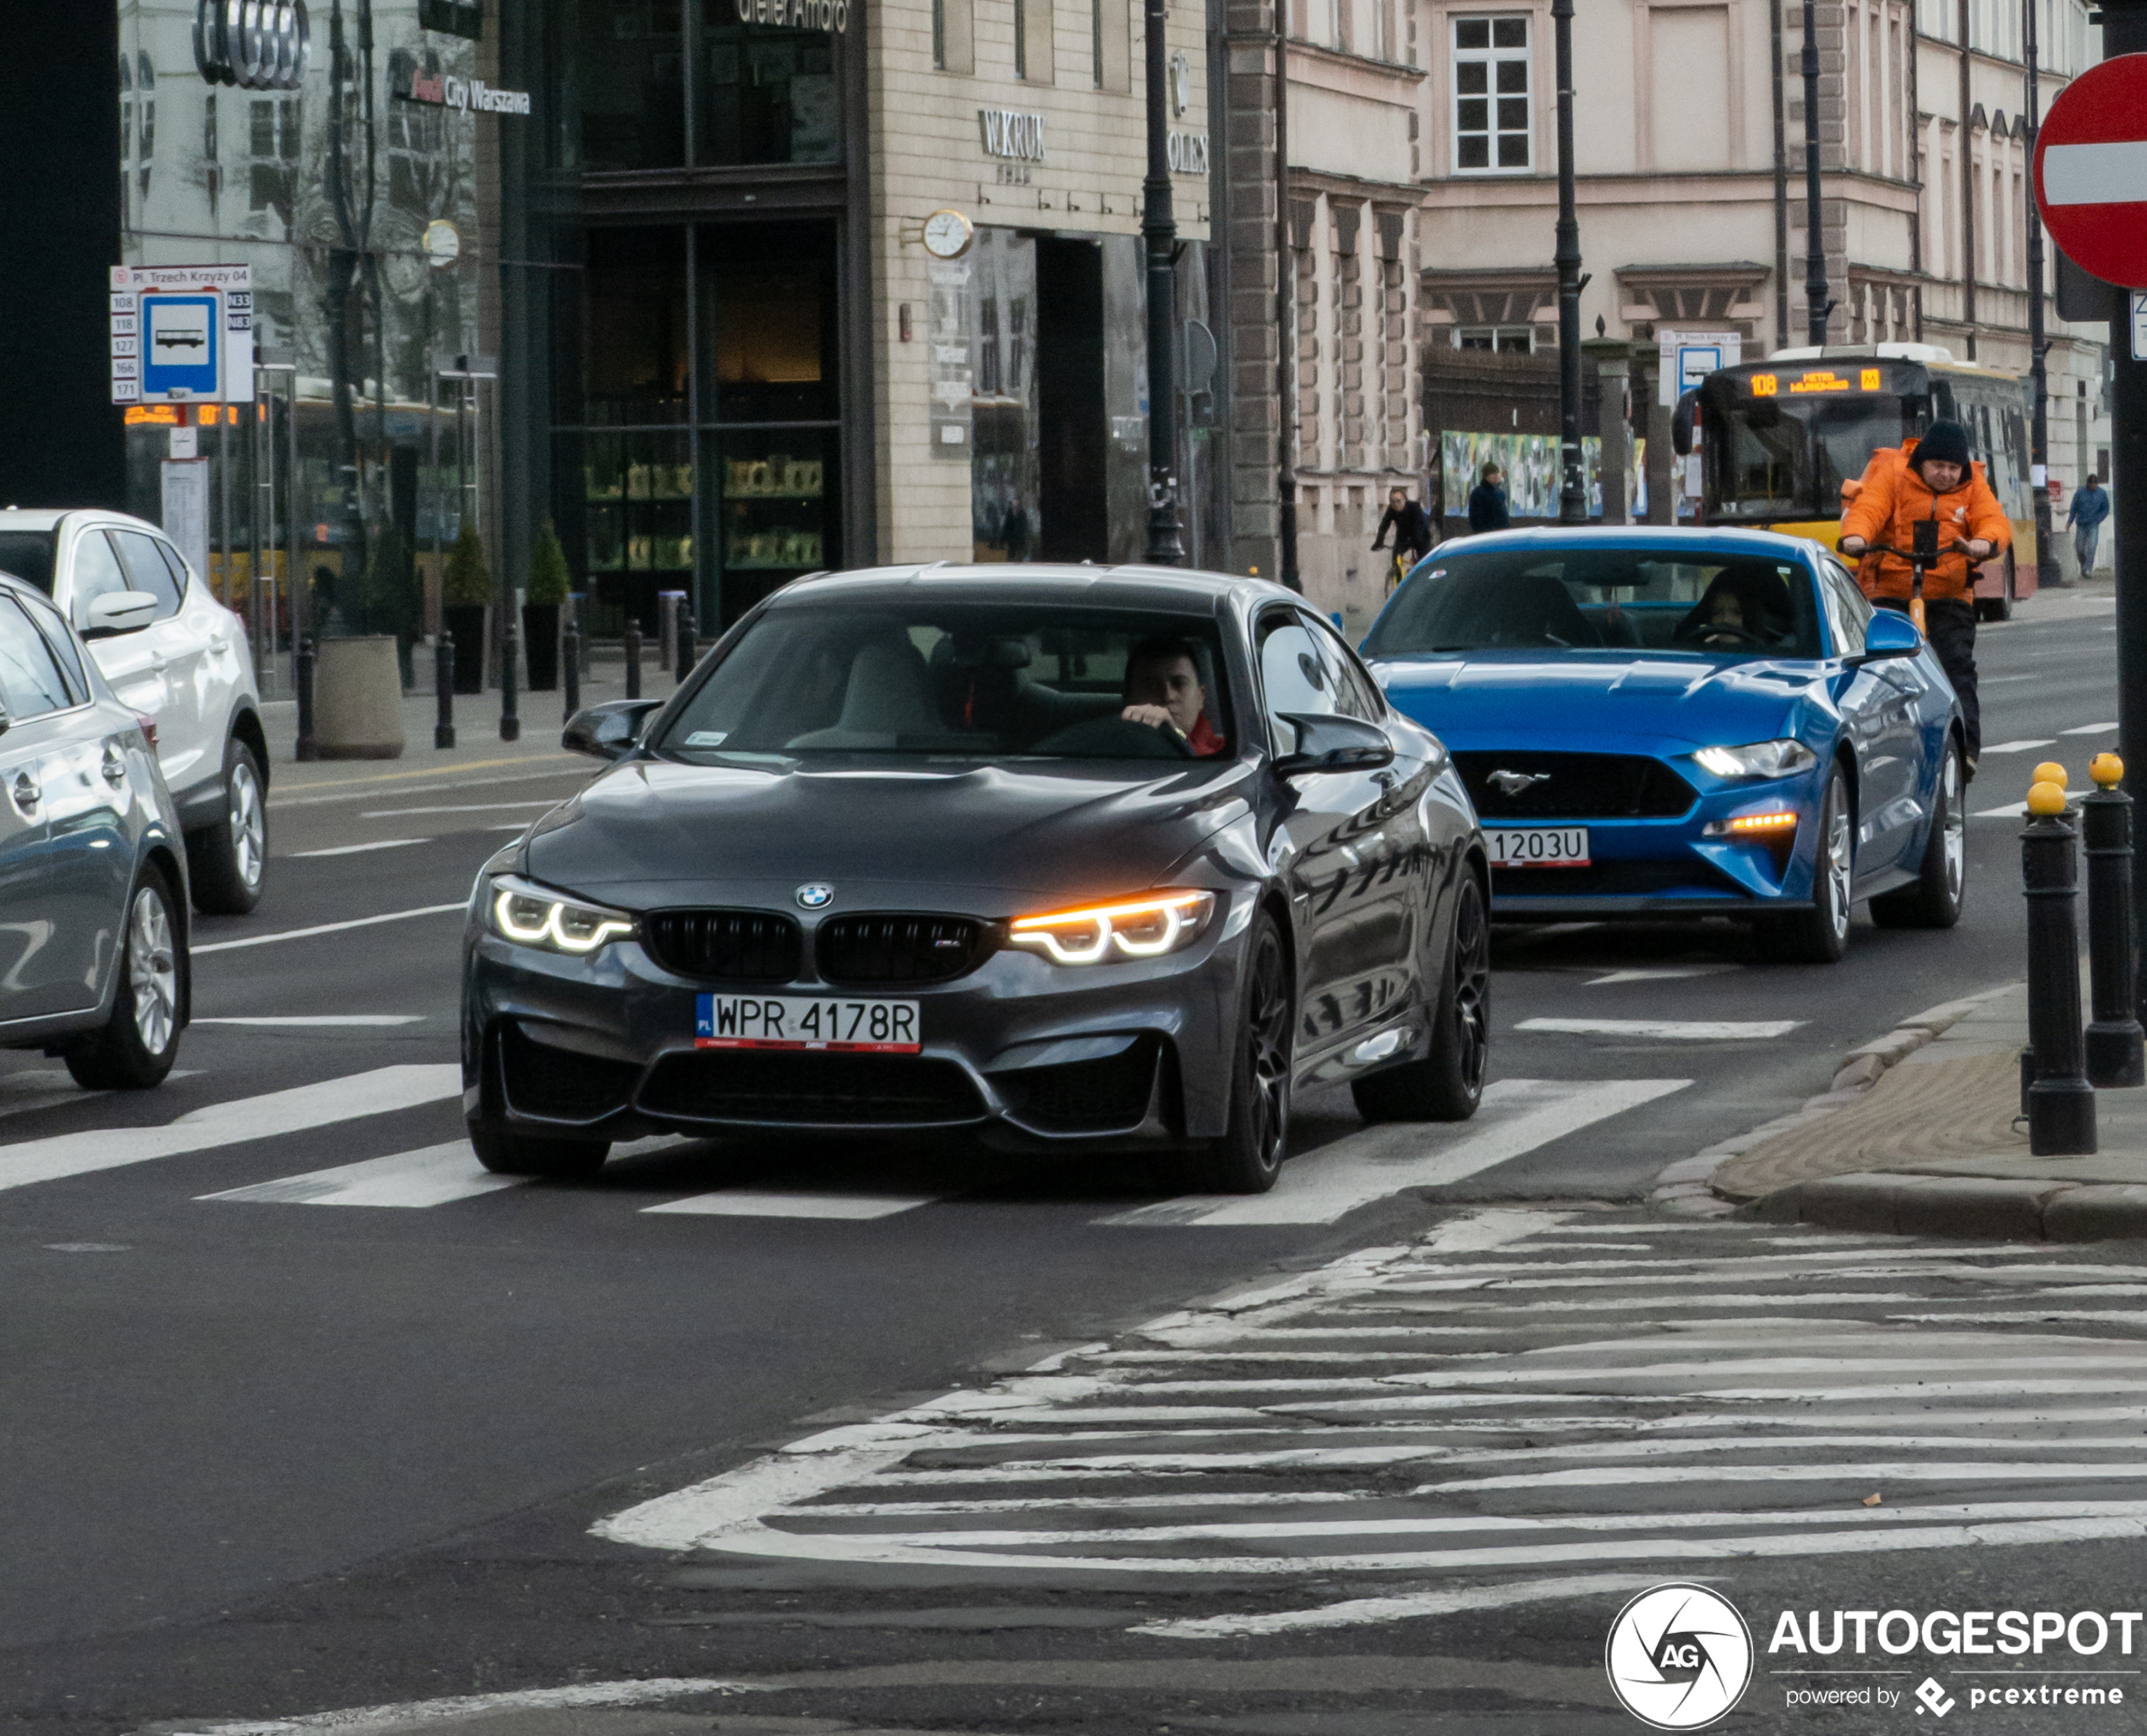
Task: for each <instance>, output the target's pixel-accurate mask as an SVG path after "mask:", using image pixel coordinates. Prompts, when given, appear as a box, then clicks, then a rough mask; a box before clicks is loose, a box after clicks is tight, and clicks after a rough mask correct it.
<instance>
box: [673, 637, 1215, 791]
mask: <svg viewBox="0 0 2147 1736" xmlns="http://www.w3.org/2000/svg"><path fill="white" fill-rule="evenodd" d="M1221 669H1222V659H1221V641H1220V639H1219V637H1218V635H1217V630H1216V623H1215V621H1214V620H1212V619H1206V620H1202V619H1199V618H1198V617H1191V618H1188V617H1182V616H1176V615H1166V614H1145V613H1143V614H1135V613H1131V612H1114V611H1111V610H1106V609H1089V608H1079V607H1052V606H1045V605H1036V604H1028V603H975V602H936V601H933V600H931V599H929V598H917V599H915V600H911V599H910V598H900V599H896V600H890V601H888V602H879V601H874V602H872V603H868V604H866V605H863V606H860V604H859V603H856V602H855V601H852V600H850V599H844V600H842V601H840V602H838V601H836V600H835V599H833V598H830V599H828V601H826V602H820V603H794V604H789V605H786V606H783V607H778V608H776V609H771V610H770V611H769V612H768V614H764V615H762V617H761V618H760V620H758V621H757V622H756V623H755V624H754V625H752V626H751V628H749V629H748V630H747V631H746V634H745V636H744V637H743V638H741V639H740V641H738V642H737V643H736V644H735V645H734V646H732V647H730V649H729V651H728V652H726V653H725V654H724V659H723V662H722V663H720V664H718V666H717V668H716V669H714V671H713V673H712V674H710V675H709V677H708V679H707V680H706V681H704V682H703V683H702V685H701V686H700V687H699V688H698V689H697V691H695V693H694V694H693V696H692V697H691V699H690V700H689V701H687V703H686V708H685V710H684V711H683V712H681V713H680V716H679V717H678V718H676V719H675V721H674V722H673V723H671V724H670V726H669V728H668V729H665V730H664V734H663V737H662V739H661V740H659V741H658V742H657V743H656V744H655V745H656V746H657V747H658V749H659V750H660V751H664V752H665V753H673V754H680V755H684V756H688V757H700V756H704V755H705V756H712V757H714V758H718V759H724V760H734V759H737V758H740V757H746V758H763V757H770V756H773V757H776V758H780V759H784V760H789V759H795V758H798V757H800V756H816V755H860V754H862V755H873V756H925V757H933V758H946V757H954V758H966V759H986V760H997V759H1006V758H1032V757H1044V758H1054V759H1106V760H1159V759H1161V760H1172V759H1175V760H1184V759H1188V758H1192V757H1194V756H1215V755H1216V754H1219V753H1221V752H1222V751H1225V749H1226V744H1227V743H1228V741H1229V739H1230V735H1231V705H1230V699H1229V695H1228V693H1227V692H1226V688H1225V684H1224V680H1223V677H1222V674H1221ZM1188 673H1189V674H1190V677H1191V679H1190V680H1188V679H1187V676H1188ZM1173 677H1176V678H1177V679H1176V680H1175V682H1173V679H1172V678H1173ZM1173 695H1174V702H1175V704H1176V707H1177V711H1176V712H1175V714H1174V717H1173V714H1171V705H1172V702H1173ZM1134 702H1141V703H1144V704H1147V705H1149V706H1150V707H1152V709H1151V710H1150V713H1149V717H1150V721H1143V722H1129V721H1128V720H1127V719H1126V718H1123V717H1122V716H1121V713H1122V712H1124V711H1125V709H1126V707H1128V704H1129V703H1134ZM1159 724H1164V725H1168V726H1166V727H1159Z"/></svg>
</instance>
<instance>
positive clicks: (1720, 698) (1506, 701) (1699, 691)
mask: <svg viewBox="0 0 2147 1736" xmlns="http://www.w3.org/2000/svg"><path fill="white" fill-rule="evenodd" d="M1373 667H1374V669H1375V670H1376V671H1377V673H1378V674H1379V680H1380V683H1381V685H1384V686H1385V689H1386V695H1387V697H1388V699H1389V700H1390V701H1392V702H1393V704H1394V705H1395V707H1396V708H1397V709H1398V710H1400V711H1401V712H1403V713H1405V714H1406V715H1407V716H1408V717H1410V718H1414V719H1415V720H1416V721H1417V722H1418V723H1422V724H1423V725H1424V726H1425V728H1427V729H1432V730H1434V731H1435V732H1436V733H1437V734H1439V735H1440V737H1441V738H1442V739H1443V740H1445V742H1446V744H1447V745H1448V746H1450V747H1461V748H1466V747H1469V746H1472V745H1476V744H1478V743H1479V742H1480V743H1483V744H1484V745H1489V744H1490V743H1491V742H1493V741H1494V740H1495V741H1497V742H1499V743H1501V744H1511V745H1522V744H1527V743H1528V742H1530V741H1531V740H1532V739H1533V738H1535V737H1538V736H1540V737H1542V738H1543V740H1544V743H1545V744H1546V745H1548V744H1549V743H1551V742H1556V743H1557V744H1558V745H1564V746H1575V745H1581V744H1582V740H1583V739H1584V738H1588V737H1594V738H1610V737H1615V738H1618V740H1619V743H1620V745H1623V746H1626V747H1633V746H1637V745H1640V744H1642V743H1643V742H1647V743H1656V742H1659V743H1668V744H1674V745H1683V746H1691V747H1704V746H1707V745H1709V744H1711V743H1718V744H1724V745H1735V744H1739V743H1742V742H1747V741H1767V740H1773V739H1775V738H1777V737H1779V736H1786V735H1795V734H1798V733H1799V724H1800V721H1801V717H1802V712H1803V708H1804V701H1806V698H1807V696H1810V695H1811V693H1812V691H1813V690H1814V688H1815V686H1816V685H1817V684H1818V683H1819V681H1820V680H1821V677H1820V675H1819V674H1818V673H1817V672H1816V670H1815V669H1813V668H1812V666H1811V664H1809V663H1786V662H1774V661H1771V660H1767V659H1754V660H1752V661H1750V662H1745V663H1714V662H1712V661H1707V660H1703V659H1700V658H1651V657H1647V656H1644V655H1642V656H1632V657H1614V656H1613V657H1603V656H1590V655H1586V654H1582V655H1578V656H1552V657H1544V656H1540V655H1535V654H1530V653H1519V654H1516V653H1513V652H1505V653H1500V652H1479V653H1473V654H1471V655H1469V656H1466V657H1440V658H1380V659H1378V660H1377V661H1375V662H1374V664H1373Z"/></svg>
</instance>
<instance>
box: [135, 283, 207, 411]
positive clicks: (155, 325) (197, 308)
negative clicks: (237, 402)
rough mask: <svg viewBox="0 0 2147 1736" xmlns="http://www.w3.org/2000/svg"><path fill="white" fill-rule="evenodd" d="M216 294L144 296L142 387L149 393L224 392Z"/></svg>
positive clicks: (192, 395)
mask: <svg viewBox="0 0 2147 1736" xmlns="http://www.w3.org/2000/svg"><path fill="white" fill-rule="evenodd" d="M219 311H220V310H219V309H218V308H217V306H216V297H215V296H213V295H145V296H144V297H143V298H142V328H141V330H142V391H143V393H144V395H145V396H165V395H168V396H172V397H188V398H216V397H221V396H222V395H223V363H224V358H223V355H222V343H221V336H222V320H221V318H220V317H219Z"/></svg>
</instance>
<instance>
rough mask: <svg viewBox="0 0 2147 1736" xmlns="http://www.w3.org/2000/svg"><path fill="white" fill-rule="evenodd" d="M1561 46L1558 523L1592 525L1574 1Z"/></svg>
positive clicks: (1556, 21) (1561, 16) (1569, 2)
mask: <svg viewBox="0 0 2147 1736" xmlns="http://www.w3.org/2000/svg"><path fill="white" fill-rule="evenodd" d="M1550 16H1551V28H1552V31H1553V33H1554V36H1555V37H1556V40H1557V44H1558V246H1557V250H1556V252H1555V253H1554V255H1553V259H1554V263H1555V264H1556V265H1557V267H1558V457H1559V473H1560V483H1559V489H1558V521H1559V522H1560V524H1586V523H1587V518H1588V491H1587V477H1586V474H1585V472H1583V470H1582V464H1581V285H1582V277H1581V219H1580V215H1579V212H1578V211H1577V210H1576V208H1575V204H1574V193H1573V0H1551V8H1550Z"/></svg>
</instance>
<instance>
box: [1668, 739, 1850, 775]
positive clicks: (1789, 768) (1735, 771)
mask: <svg viewBox="0 0 2147 1736" xmlns="http://www.w3.org/2000/svg"><path fill="white" fill-rule="evenodd" d="M1692 757H1693V758H1694V759H1696V760H1697V761H1698V762H1700V763H1701V764H1702V766H1704V767H1707V770H1708V771H1710V772H1713V773H1714V774H1715V776H1716V777H1718V778H1786V777H1788V776H1789V773H1790V772H1801V771H1803V770H1805V769H1806V767H1810V766H1816V765H1817V764H1818V763H1819V756H1818V755H1816V754H1815V753H1814V752H1812V751H1811V749H1810V748H1808V747H1806V745H1804V744H1803V743H1802V742H1801V741H1755V742H1752V743H1751V744H1750V745H1748V746H1745V747H1703V748H1702V749H1701V750H1700V751H1699V752H1697V753H1696V754H1694V755H1693V756H1692Z"/></svg>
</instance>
